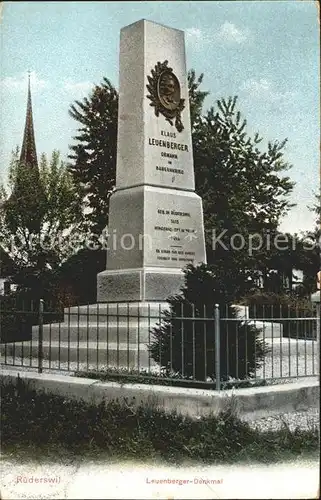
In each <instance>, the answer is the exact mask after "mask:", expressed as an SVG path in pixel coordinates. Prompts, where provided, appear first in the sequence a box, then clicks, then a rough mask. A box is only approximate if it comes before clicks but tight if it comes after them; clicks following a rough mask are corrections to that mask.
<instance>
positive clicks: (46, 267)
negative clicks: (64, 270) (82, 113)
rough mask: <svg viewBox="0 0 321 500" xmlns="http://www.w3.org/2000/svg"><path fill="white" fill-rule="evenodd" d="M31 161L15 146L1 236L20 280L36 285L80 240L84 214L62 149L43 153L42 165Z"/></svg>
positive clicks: (1, 212)
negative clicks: (22, 159) (24, 160)
mask: <svg viewBox="0 0 321 500" xmlns="http://www.w3.org/2000/svg"><path fill="white" fill-rule="evenodd" d="M29 167H30V166H29V165H28V166H26V165H24V164H22V163H21V162H20V160H19V151H18V149H17V150H16V151H15V152H13V154H12V160H11V163H10V168H9V176H8V189H7V190H6V189H5V188H4V187H3V186H2V187H1V194H0V196H1V203H0V223H1V227H0V241H1V246H2V248H3V250H4V251H5V252H6V253H7V254H8V255H9V257H10V258H11V259H12V260H13V262H14V264H15V267H16V269H17V273H16V275H15V280H16V281H17V280H18V281H19V282H21V283H23V284H24V285H26V284H27V283H28V284H29V285H32V286H35V287H37V286H38V285H39V286H40V281H41V280H40V277H41V276H44V275H46V274H48V272H50V273H52V272H53V271H55V270H56V269H58V268H59V266H60V265H61V263H62V262H63V261H64V260H66V259H67V258H68V257H69V256H70V255H71V254H72V253H74V251H75V249H76V248H77V246H79V244H80V243H81V241H80V240H81V239H82V238H80V235H81V232H82V222H83V215H82V207H81V206H80V205H79V204H78V202H77V190H76V187H75V185H74V183H73V181H72V178H71V175H70V174H69V172H68V171H67V169H66V165H65V163H64V162H63V161H61V160H60V154H59V152H58V151H53V153H52V156H51V159H50V162H48V160H47V158H46V156H45V155H42V157H41V161H40V167H39V169H38V168H36V167H34V168H29Z"/></svg>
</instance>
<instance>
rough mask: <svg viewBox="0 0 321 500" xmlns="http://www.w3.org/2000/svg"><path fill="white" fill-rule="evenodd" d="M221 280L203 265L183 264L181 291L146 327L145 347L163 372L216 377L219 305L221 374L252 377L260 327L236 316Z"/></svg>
mask: <svg viewBox="0 0 321 500" xmlns="http://www.w3.org/2000/svg"><path fill="white" fill-rule="evenodd" d="M224 299H225V296H224V290H223V289H222V286H221V283H219V282H218V281H217V279H216V276H215V274H213V273H211V271H210V269H209V268H208V267H207V266H206V265H204V264H203V265H201V266H199V267H197V268H194V267H193V266H188V268H187V269H186V271H185V287H184V288H183V289H182V295H181V296H175V297H170V298H169V299H168V303H169V305H170V311H164V313H163V319H162V321H161V322H160V324H158V325H157V326H156V327H154V328H153V329H152V330H151V337H152V341H151V343H150V345H149V351H150V354H151V356H152V358H153V359H154V360H155V361H156V362H157V363H159V364H160V365H161V366H162V367H163V368H164V370H165V371H166V372H167V373H168V374H172V373H173V372H174V373H179V374H180V376H182V377H187V378H193V379H195V380H206V379H207V378H210V379H212V380H215V379H216V373H215V327H214V304H219V307H220V311H221V312H222V313H223V315H224V318H222V319H220V379H221V380H224V381H226V380H229V379H230V378H231V377H232V378H236V379H244V378H250V377H253V375H254V374H255V371H256V370H257V369H258V368H259V367H260V362H261V361H262V359H263V358H264V356H265V355H266V353H267V346H266V345H265V344H264V342H263V341H262V340H261V339H259V338H258V336H259V333H260V330H259V329H257V328H255V327H254V326H252V325H249V324H248V323H246V322H243V321H241V320H237V316H236V311H235V309H234V308H233V307H232V305H231V304H228V303H226V301H225V300H224Z"/></svg>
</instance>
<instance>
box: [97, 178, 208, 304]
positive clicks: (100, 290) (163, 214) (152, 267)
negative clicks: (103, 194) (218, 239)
mask: <svg viewBox="0 0 321 500" xmlns="http://www.w3.org/2000/svg"><path fill="white" fill-rule="evenodd" d="M109 218H110V224H109V227H108V234H109V238H108V250H107V270H106V271H103V272H102V273H99V274H98V276H97V301H98V302H127V301H150V300H151V301H152V300H155V301H159V300H163V301H164V300H166V299H167V298H168V297H169V296H170V295H175V294H178V293H180V288H181V287H182V285H183V283H184V279H183V272H182V268H183V267H185V265H187V264H190V263H191V264H194V265H197V264H200V263H202V262H204V261H205V244H204V232H203V214H202V200H201V198H200V197H199V196H198V195H197V194H196V193H194V192H190V191H181V190H177V189H168V188H163V187H155V186H149V185H143V186H135V187H131V188H126V189H120V190H116V191H115V192H114V193H113V194H112V195H111V198H110V215H109Z"/></svg>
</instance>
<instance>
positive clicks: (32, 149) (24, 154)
mask: <svg viewBox="0 0 321 500" xmlns="http://www.w3.org/2000/svg"><path fill="white" fill-rule="evenodd" d="M20 161H21V162H22V163H23V164H24V165H29V166H32V167H38V161H37V151H36V143H35V134H34V129H33V117H32V103H31V89H30V71H29V73H28V101H27V114H26V123H25V131H24V134H23V143H22V148H21V155H20Z"/></svg>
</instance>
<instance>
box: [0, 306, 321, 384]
mask: <svg viewBox="0 0 321 500" xmlns="http://www.w3.org/2000/svg"><path fill="white" fill-rule="evenodd" d="M0 306H1V310H0V319H1V321H0V326H1V338H2V340H1V342H2V343H1V363H2V364H3V365H4V366H15V367H24V368H26V369H36V370H38V372H39V373H42V372H43V371H44V370H59V371H67V372H73V373H96V374H97V372H99V373H100V374H104V375H105V377H106V379H113V380H117V379H120V378H124V377H125V378H126V380H131V379H135V380H136V381H138V380H140V381H142V382H144V381H145V382H146V381H147V382H148V383H152V382H154V381H158V382H159V383H165V384H167V385H168V384H171V385H184V386H195V387H199V386H200V387H206V388H212V389H216V390H220V389H222V388H228V387H232V386H235V387H238V386H247V385H254V384H265V383H268V382H270V383H271V382H277V381H280V380H284V381H290V380H291V379H297V378H302V377H317V376H318V375H319V371H320V368H319V336H320V318H319V316H318V315H317V313H316V311H314V312H313V311H312V309H311V310H305V311H300V310H295V311H293V310H292V309H291V310H290V309H289V308H287V309H285V308H284V307H282V306H281V305H280V306H279V307H278V306H268V308H267V311H266V308H265V307H264V306H263V307H262V308H261V309H260V315H259V316H257V314H256V313H257V311H256V308H255V307H253V308H250V309H247V310H246V313H244V311H243V314H242V313H240V311H238V312H237V310H236V309H235V307H234V306H231V305H224V304H223V305H222V304H220V305H218V304H216V305H213V306H212V305H204V304H189V303H178V304H177V306H175V307H173V308H172V309H169V308H167V309H166V307H165V309H164V304H154V303H149V304H143V305H141V306H139V305H138V304H137V303H136V304H134V303H127V304H112V303H108V304H96V305H87V306H74V307H69V308H65V309H64V311H55V310H53V309H52V307H50V304H47V303H45V302H44V301H43V300H40V301H38V302H37V303H34V302H32V301H30V302H29V304H27V306H26V305H24V306H23V307H21V306H20V307H18V305H17V304H9V306H8V304H6V306H5V305H4V304H2V303H0ZM266 312H268V316H266V315H265V313H266ZM318 314H320V312H318Z"/></svg>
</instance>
